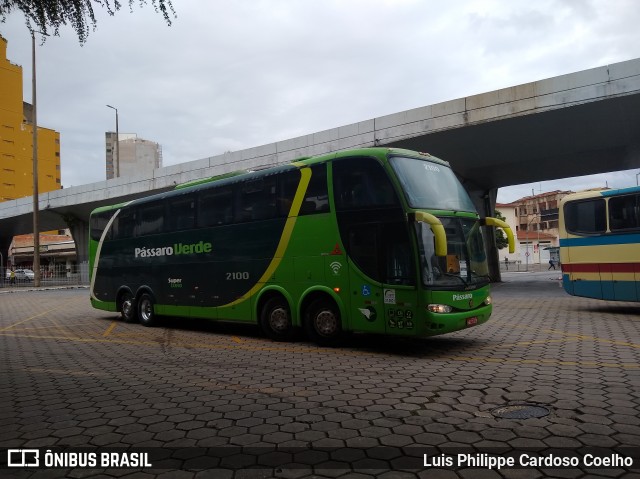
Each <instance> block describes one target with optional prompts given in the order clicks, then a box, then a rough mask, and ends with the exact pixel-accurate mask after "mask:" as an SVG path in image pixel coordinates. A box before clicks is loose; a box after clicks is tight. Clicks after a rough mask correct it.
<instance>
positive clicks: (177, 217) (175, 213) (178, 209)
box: [167, 194, 196, 231]
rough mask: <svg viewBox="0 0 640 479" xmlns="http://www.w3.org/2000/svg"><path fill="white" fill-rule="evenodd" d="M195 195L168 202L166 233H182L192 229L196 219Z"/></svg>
mask: <svg viewBox="0 0 640 479" xmlns="http://www.w3.org/2000/svg"><path fill="white" fill-rule="evenodd" d="M195 203H196V201H195V195H193V194H189V195H188V196H185V197H179V198H172V199H171V200H169V206H168V218H167V220H168V221H167V231H184V230H190V229H192V228H193V227H194V224H195V219H196V204H195Z"/></svg>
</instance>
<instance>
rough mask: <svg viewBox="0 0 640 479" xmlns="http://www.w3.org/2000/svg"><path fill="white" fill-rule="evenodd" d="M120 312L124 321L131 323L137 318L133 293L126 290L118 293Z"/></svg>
mask: <svg viewBox="0 0 640 479" xmlns="http://www.w3.org/2000/svg"><path fill="white" fill-rule="evenodd" d="M120 314H121V315H122V319H123V320H124V322H125V323H133V322H134V321H135V320H136V319H138V314H137V311H136V302H135V301H134V299H133V295H132V294H131V293H130V292H128V291H125V292H124V293H122V294H121V295H120Z"/></svg>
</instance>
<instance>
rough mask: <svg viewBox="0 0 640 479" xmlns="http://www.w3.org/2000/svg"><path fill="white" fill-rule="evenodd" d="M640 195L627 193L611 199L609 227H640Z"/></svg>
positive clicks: (613, 229)
mask: <svg viewBox="0 0 640 479" xmlns="http://www.w3.org/2000/svg"><path fill="white" fill-rule="evenodd" d="M639 207H640V195H625V196H619V197H617V198H610V199H609V228H610V229H611V231H616V230H628V229H635V228H638V227H640V218H639V217H638V216H639V214H638V213H639V212H638V209H639Z"/></svg>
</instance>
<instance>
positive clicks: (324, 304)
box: [301, 291, 345, 346]
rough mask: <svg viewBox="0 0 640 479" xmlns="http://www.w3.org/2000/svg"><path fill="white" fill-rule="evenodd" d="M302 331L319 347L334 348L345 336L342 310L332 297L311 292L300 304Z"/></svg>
mask: <svg viewBox="0 0 640 479" xmlns="http://www.w3.org/2000/svg"><path fill="white" fill-rule="evenodd" d="M301 310H302V317H303V318H304V320H303V323H304V329H305V332H306V333H307V336H308V337H309V339H311V340H312V341H313V342H314V343H316V344H318V345H320V346H336V345H338V344H339V343H340V342H341V341H342V340H343V339H344V336H345V331H344V328H343V322H342V318H343V317H344V315H343V314H342V308H341V307H340V303H339V302H338V301H337V300H336V298H334V297H333V295H331V294H329V293H328V292H324V291H313V292H311V293H309V294H308V295H307V296H305V297H304V299H303V301H302V304H301Z"/></svg>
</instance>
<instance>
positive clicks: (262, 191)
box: [235, 175, 277, 223]
mask: <svg viewBox="0 0 640 479" xmlns="http://www.w3.org/2000/svg"><path fill="white" fill-rule="evenodd" d="M276 212H277V209H276V179H275V176H274V175H271V176H265V177H261V178H256V179H254V180H248V181H245V182H243V183H240V191H239V193H238V194H237V196H236V218H235V219H236V222H238V223H242V222H245V221H259V220H266V219H270V218H275V217H276Z"/></svg>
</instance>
